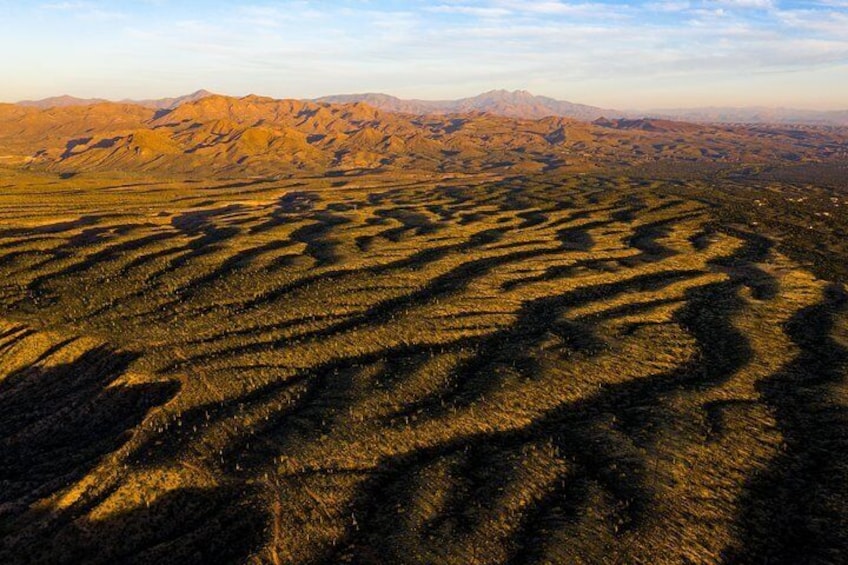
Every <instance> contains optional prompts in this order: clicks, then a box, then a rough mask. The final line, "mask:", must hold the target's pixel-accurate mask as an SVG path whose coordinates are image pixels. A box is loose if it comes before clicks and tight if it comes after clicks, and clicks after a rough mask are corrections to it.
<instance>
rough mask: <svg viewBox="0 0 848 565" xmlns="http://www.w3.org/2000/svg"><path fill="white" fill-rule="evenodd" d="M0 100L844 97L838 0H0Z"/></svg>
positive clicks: (650, 104) (815, 105) (640, 102)
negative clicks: (504, 94)
mask: <svg viewBox="0 0 848 565" xmlns="http://www.w3.org/2000/svg"><path fill="white" fill-rule="evenodd" d="M0 50H2V56H0V77H2V78H0V101H6V102H14V101H18V100H21V99H36V98H44V97H47V96H54V95H59V94H71V95H74V96H80V97H100V98H108V99H124V98H135V99H141V98H159V97H165V96H176V95H181V94H187V93H189V92H192V91H195V90H198V89H200V88H205V89H208V90H212V91H213V92H219V93H222V94H229V95H235V96H241V95H245V94H249V93H253V94H260V95H266V96H273V97H275V98H311V97H318V96H322V95H328V94H342V93H354V92H385V93H388V94H393V95H396V96H400V97H403V98H423V99H453V98H460V97H465V96H473V95H475V94H478V93H480V92H484V91H487V90H492V89H500V88H504V89H509V90H516V89H523V90H529V91H530V92H532V93H534V94H541V95H545V96H551V97H553V98H558V99H561V100H569V101H572V102H580V103H584V104H591V105H595V106H603V107H607V108H615V109H622V110H626V109H656V108H673V107H694V106H755V105H760V106H782V107H796V108H811V109H823V110H827V109H848V0H803V1H796V0H791V1H784V0H644V1H636V0H633V1H630V0H573V1H566V0H441V1H438V0H437V1H434V2H424V1H416V0H410V1H405V2H401V1H395V0H370V1H369V0H326V1H319V0H312V1H307V0H294V1H286V0H281V1H270V0H265V1H263V0H254V1H251V2H235V1H218V0H207V1H195V0H188V1H177V0H135V1H120V0H110V1H98V0H65V1H61V0H59V1H56V0H48V1H39V0H28V1H9V0H0Z"/></svg>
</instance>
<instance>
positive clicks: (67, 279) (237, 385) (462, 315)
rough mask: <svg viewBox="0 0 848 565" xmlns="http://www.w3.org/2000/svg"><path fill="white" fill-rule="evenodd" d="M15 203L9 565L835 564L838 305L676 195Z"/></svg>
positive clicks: (6, 453)
mask: <svg viewBox="0 0 848 565" xmlns="http://www.w3.org/2000/svg"><path fill="white" fill-rule="evenodd" d="M696 184H697V183H694V184H693V186H695V185H696ZM8 185H9V186H7V187H6V188H4V190H3V192H2V194H0V280H2V284H0V300H2V303H3V305H4V315H3V318H2V320H0V352H2V355H0V413H2V414H4V417H3V419H2V421H0V441H2V444H0V448H2V453H3V456H2V460H0V480H2V485H3V488H2V489H0V539H2V540H3V544H2V545H0V560H2V561H3V562H10V563H16V562H21V563H23V562H34V563H63V562H67V563H72V562H78V561H81V560H87V561H91V562H102V563H106V562H175V563H176V562H180V563H184V562H210V561H216V562H257V563H258V562H272V563H289V562H297V563H311V562H356V563H361V562H381V563H472V562H473V563H504V562H517V563H522V562H527V563H530V562H538V563H686V562H688V563H720V562H779V561H786V560H790V561H793V562H799V563H800V562H810V563H812V562H816V563H826V562H833V563H837V562H841V561H844V560H845V559H846V554H845V547H846V542H848V538H847V537H846V532H848V522H846V519H847V517H848V511H846V508H848V506H846V501H848V487H846V485H848V482H846V480H845V479H846V471H848V463H846V459H845V453H846V452H848V451H846V450H844V449H843V448H844V447H848V446H847V445H846V442H848V427H846V424H848V422H846V421H845V412H844V409H845V408H844V407H845V398H846V394H845V380H844V377H845V371H846V360H848V350H846V347H848V337H846V336H848V324H846V317H845V314H844V312H843V310H844V307H845V305H846V298H845V289H844V287H842V286H840V285H837V284H834V283H828V282H826V281H823V280H820V279H817V278H816V277H815V276H813V275H812V274H810V273H809V272H808V271H807V270H805V269H803V268H801V267H799V265H798V264H797V263H796V262H795V261H793V260H792V259H790V258H789V257H787V256H786V255H784V254H782V253H781V252H778V251H776V250H775V249H774V248H773V247H772V243H773V242H772V241H771V240H770V239H769V238H767V237H765V236H763V235H761V234H757V233H754V232H753V231H751V230H750V229H749V228H744V227H742V228H741V227H739V226H729V225H727V224H722V223H721V222H719V221H717V220H718V219H720V218H722V217H723V216H721V215H720V214H718V212H717V209H715V208H712V207H710V206H708V205H707V204H705V203H704V201H703V200H701V199H695V198H691V197H686V196H684V197H680V196H676V195H679V194H681V193H682V190H681V188H680V185H679V183H664V182H660V181H656V182H651V183H646V182H644V181H632V180H630V179H628V178H626V177H618V178H608V177H603V176H591V175H586V176H573V177H568V176H566V177H544V176H537V177H536V178H535V179H527V178H523V177H520V178H494V177H493V176H491V175H488V176H479V177H475V176H472V175H451V176H445V177H442V178H430V179H428V180H422V179H420V178H416V176H415V175H412V174H409V175H376V174H375V175H372V176H367V177H360V178H357V179H348V180H339V179H338V178H334V179H322V178H318V179H291V180H277V181H272V180H266V179H253V180H250V179H249V180H246V181H244V182H233V181H218V182H214V181H210V182H204V183H192V182H188V181H177V180H174V181H167V180H162V179H145V178H142V177H131V176H127V177H126V178H125V179H114V178H109V177H107V176H98V175H83V176H80V177H77V178H72V179H68V180H55V178H54V177H48V176H42V175H35V174H26V173H23V172H17V173H14V174H13V175H12V176H11V177H10V180H9V183H8ZM717 214H718V215H717ZM784 508H788V510H786V511H785V512H784ZM786 512H788V513H789V514H788V515H787V514H786ZM769 560H771V561H769Z"/></svg>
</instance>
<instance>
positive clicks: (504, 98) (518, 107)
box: [317, 88, 627, 121]
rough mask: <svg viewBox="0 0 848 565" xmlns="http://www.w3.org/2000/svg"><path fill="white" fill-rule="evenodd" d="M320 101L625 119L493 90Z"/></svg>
mask: <svg viewBox="0 0 848 565" xmlns="http://www.w3.org/2000/svg"><path fill="white" fill-rule="evenodd" d="M317 100H318V101H319V102H330V103H350V102H365V103H366V104H370V105H372V106H375V107H376V108H378V109H380V110H383V111H386V112H395V113H406V114H459V113H475V112H482V113H487V114H494V115H497V116H506V117H510V118H527V119H540V118H545V117H550V116H554V117H561V118H572V119H577V120H584V121H591V120H594V119H597V118H600V117H601V116H604V115H612V116H622V117H623V116H626V115H627V114H626V113H624V112H619V111H617V110H610V109H605V108H596V107H594V106H587V105H584V104H574V103H572V102H566V101H561V100H555V99H553V98H548V97H545V96H536V95H534V94H532V93H531V92H529V91H527V90H506V89H503V88H501V89H495V90H489V91H487V92H483V93H482V94H478V95H476V96H471V97H468V98H460V99H458V100H404V99H401V98H397V97H395V96H391V95H389V94H381V93H368V94H342V95H337V96H326V97H323V98H318V99H317Z"/></svg>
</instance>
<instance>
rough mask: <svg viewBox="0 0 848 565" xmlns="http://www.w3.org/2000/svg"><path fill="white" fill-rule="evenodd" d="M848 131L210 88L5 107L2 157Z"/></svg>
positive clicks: (286, 167)
mask: <svg viewBox="0 0 848 565" xmlns="http://www.w3.org/2000/svg"><path fill="white" fill-rule="evenodd" d="M846 154H848V130H844V129H833V128H830V129H828V128H820V127H808V126H740V125H722V124H691V123H685V122H678V121H670V120H662V119H629V118H617V119H605V118H604V119H601V118H599V119H597V120H595V121H593V122H586V121H580V120H576V119H572V118H566V117H546V118H542V119H537V120H531V119H523V118H512V117H505V116H499V115H493V114H490V113H481V112H479V111H474V112H467V113H463V114H449V115H447V114H429V115H421V116H416V115H413V114H406V113H392V112H386V111H383V110H380V109H378V108H375V107H373V106H371V105H369V104H365V103H362V102H355V103H347V104H332V103H328V102H315V101H304V100H277V99H273V98H265V97H259V96H252V95H251V96H245V97H242V98H234V97H227V96H219V95H211V96H203V97H201V98H199V99H197V100H193V101H183V102H182V103H179V104H177V105H175V107H173V108H171V109H161V108H157V107H156V106H155V105H152V104H128V103H113V102H101V103H95V104H89V105H85V106H73V105H70V106H54V107H51V108H47V109H41V108H38V107H31V106H21V105H14V104H0V164H3V165H7V166H9V165H12V166H25V167H28V168H35V169H43V170H50V171H57V172H71V173H77V172H82V171H107V170H110V171H124V172H126V171H146V172H156V173H165V174H192V173H194V172H196V171H202V172H203V174H204V175H209V174H214V175H219V176H235V175H246V174H247V175H272V176H274V175H291V174H295V173H301V172H306V173H309V174H322V175H323V174H327V173H331V174H332V173H334V172H335V173H336V174H350V173H351V172H355V171H360V172H361V171H366V170H388V169H391V170H399V171H407V170H416V171H424V172H427V171H431V172H439V173H443V172H480V171H488V170H498V171H502V172H510V173H515V174H519V173H520V174H524V173H528V174H529V173H533V172H538V171H545V170H552V169H567V170H570V171H586V170H593V169H596V168H608V167H610V166H633V165H640V164H644V163H650V162H657V161H664V162H729V163H768V162H775V161H793V162H798V161H822V160H833V159H842V160H844V159H845V157H846Z"/></svg>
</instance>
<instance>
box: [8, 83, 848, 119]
mask: <svg viewBox="0 0 848 565" xmlns="http://www.w3.org/2000/svg"><path fill="white" fill-rule="evenodd" d="M210 95H212V93H211V92H209V91H208V90H198V91H196V92H193V93H191V94H188V95H185V96H178V97H174V98H161V99H149V100H122V101H121V102H122V103H127V104H136V105H140V106H144V107H148V108H155V109H159V110H172V109H174V108H176V107H178V106H180V105H181V104H184V103H187V102H194V101H196V100H200V99H201V98H205V97H207V96H210ZM311 101H314V102H325V103H330V104H349V103H354V102H364V103H366V104H368V105H369V106H372V107H374V108H377V109H380V110H383V111H385V112H393V113H404V114H415V115H427V114H465V113H470V112H482V113H488V114H494V115H497V116H506V117H511V118H522V119H540V118H545V117H549V116H558V117H564V118H573V119H577V120H584V121H592V120H596V119H599V118H642V117H647V118H659V119H671V120H681V121H689V122H698V123H738V124H742V123H748V124H801V125H803V124H807V125H833V126H846V125H848V110H837V111H817V110H804V109H797V108H769V107H764V106H760V107H740V108H735V107H703V108H665V109H654V110H647V111H637V110H616V109H611V108H600V107H597V106H590V105H586V104H576V103H573V102H568V101H564V100H556V99H554V98H550V97H547V96H536V95H534V94H531V93H530V92H527V91H526V90H515V91H508V90H491V91H489V92H484V93H482V94H479V95H477V96H472V97H468V98H460V99H457V100H418V99H402V98H398V97H395V96H391V95H389V94H381V93H373V92H371V93H363V94H338V95H332V96H324V97H321V98H316V99H312V100H311ZM101 102H106V100H104V99H100V98H75V97H73V96H68V95H64V96H56V97H51V98H44V99H42V100H23V101H21V102H18V105H21V106H31V107H36V108H41V109H47V108H56V107H66V106H84V105H90V104H97V103H101Z"/></svg>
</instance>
